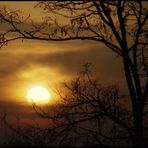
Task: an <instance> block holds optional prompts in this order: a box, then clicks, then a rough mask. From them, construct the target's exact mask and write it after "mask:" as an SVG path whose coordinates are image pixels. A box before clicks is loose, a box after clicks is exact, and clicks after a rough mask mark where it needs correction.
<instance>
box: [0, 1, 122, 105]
mask: <svg viewBox="0 0 148 148" xmlns="http://www.w3.org/2000/svg"><path fill="white" fill-rule="evenodd" d="M35 3H36V2H0V6H1V7H2V6H6V7H8V8H10V9H21V11H22V13H23V14H24V15H26V16H27V14H28V13H30V14H31V16H32V18H33V19H34V20H36V21H41V20H40V19H41V17H42V16H43V15H42V14H44V13H43V12H42V11H39V10H40V9H39V8H37V10H36V9H34V8H33V7H34V4H35ZM35 10H36V11H35ZM85 61H89V62H92V63H93V65H94V71H95V73H96V74H97V75H98V78H99V80H100V81H101V82H103V83H112V82H114V83H117V84H120V82H121V81H123V80H122V77H123V74H122V71H121V69H122V65H121V61H120V59H119V58H118V57H116V55H114V53H112V52H110V51H109V50H108V49H106V47H104V45H103V44H99V43H97V42H92V41H68V42H60V43H59V42H45V41H44V42H43V41H24V42H21V41H15V42H13V43H10V44H9V45H8V46H6V47H3V48H2V50H1V51H0V63H1V66H0V83H1V85H0V91H1V92H0V99H1V100H0V101H4V100H5V101H6V100H7V101H16V102H26V92H27V89H28V88H29V87H30V86H32V85H36V84H41V85H44V86H45V87H48V85H50V86H51V87H54V86H55V85H60V82H63V81H68V80H69V79H70V78H72V77H73V76H74V75H75V74H76V73H77V72H78V71H79V70H80V69H81V65H82V64H83V63H84V62H85ZM16 98H17V99H16Z"/></svg>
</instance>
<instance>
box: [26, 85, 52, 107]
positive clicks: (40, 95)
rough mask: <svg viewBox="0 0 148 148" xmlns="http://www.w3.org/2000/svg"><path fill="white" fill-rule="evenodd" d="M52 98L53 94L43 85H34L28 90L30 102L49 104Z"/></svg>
mask: <svg viewBox="0 0 148 148" xmlns="http://www.w3.org/2000/svg"><path fill="white" fill-rule="evenodd" d="M50 98H51V94H50V93H49V91H48V90H47V89H46V88H44V87H42V86H34V87H32V88H31V89H29V91H28V92H27V99H28V102H30V103H35V104H47V103H48V102H49V100H50Z"/></svg>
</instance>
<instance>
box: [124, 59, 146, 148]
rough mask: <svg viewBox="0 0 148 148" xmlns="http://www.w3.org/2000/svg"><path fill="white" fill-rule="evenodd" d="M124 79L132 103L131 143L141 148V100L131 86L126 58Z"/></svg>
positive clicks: (132, 85) (130, 75) (131, 81)
mask: <svg viewBox="0 0 148 148" xmlns="http://www.w3.org/2000/svg"><path fill="white" fill-rule="evenodd" d="M123 63H124V72H125V78H126V82H127V85H128V90H129V94H130V97H131V102H132V111H133V126H134V129H133V137H131V139H132V143H133V147H143V107H142V102H141V101H142V98H138V97H137V92H136V89H135V87H134V84H133V80H132V74H131V70H130V66H129V65H130V64H129V63H128V58H127V57H126V56H124V57H123Z"/></svg>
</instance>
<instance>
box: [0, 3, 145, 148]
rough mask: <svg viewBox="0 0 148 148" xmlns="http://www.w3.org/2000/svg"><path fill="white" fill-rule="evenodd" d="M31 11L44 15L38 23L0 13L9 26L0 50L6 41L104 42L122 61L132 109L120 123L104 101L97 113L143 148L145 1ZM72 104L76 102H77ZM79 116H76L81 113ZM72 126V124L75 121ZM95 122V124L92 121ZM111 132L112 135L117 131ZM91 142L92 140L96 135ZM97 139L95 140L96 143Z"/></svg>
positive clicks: (44, 6)
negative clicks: (101, 113) (120, 128)
mask: <svg viewBox="0 0 148 148" xmlns="http://www.w3.org/2000/svg"><path fill="white" fill-rule="evenodd" d="M35 7H40V8H41V9H43V11H46V12H47V13H46V14H47V16H46V17H45V18H44V21H43V22H42V23H35V22H33V21H32V20H30V16H28V17H27V18H22V17H21V14H20V12H19V11H10V10H8V9H6V8H4V9H1V10H0V21H1V23H4V24H6V25H7V26H8V28H6V30H5V31H4V32H2V33H1V36H0V45H1V47H3V46H4V45H7V44H8V43H9V42H11V41H14V40H20V39H21V40H24V39H28V40H45V41H48V42H50V41H68V40H78V39H80V40H92V41H96V42H98V43H99V42H101V43H103V44H104V45H105V46H106V47H108V49H110V50H111V51H112V52H114V53H115V54H116V55H118V56H119V58H121V59H122V63H123V71H124V74H125V80H126V82H127V87H128V90H129V94H130V97H129V99H128V101H129V104H131V106H130V109H131V116H130V117H131V120H125V119H122V117H123V116H122V115H121V116H120V117H119V115H117V114H118V113H120V114H121V112H119V111H117V113H116V112H115V111H109V112H108V108H109V107H110V105H109V103H111V102H108V105H107V106H109V107H108V108H107V106H104V104H103V103H102V102H97V106H98V109H97V112H98V110H100V109H101V110H102V111H103V114H104V113H105V115H106V116H108V118H110V120H111V121H112V122H113V123H114V124H117V125H118V126H120V127H122V128H123V129H124V130H125V131H126V134H125V133H124V134H123V135H124V136H126V137H123V139H124V138H127V136H128V137H129V138H128V139H129V140H130V141H131V143H132V146H133V147H144V146H145V134H144V132H145V122H146V118H147V112H148V111H147V98H148V49H147V44H148V43H147V42H148V40H147V27H148V22H147V21H148V11H147V2H144V1H65V2H61V1H58V2H56V1H50V2H39V3H38V4H37V5H36V6H35ZM50 14H55V16H60V17H61V18H65V19H67V20H68V21H67V24H66V23H63V24H62V23H60V22H59V21H58V20H60V19H58V20H57V19H54V18H52V17H51V16H53V15H50ZM10 35H11V36H10ZM98 50H100V49H98ZM77 83H78V84H77ZM77 83H76V84H75V85H76V87H78V92H77V90H76V89H77V88H75V91H76V94H78V96H80V94H79V91H80V89H79V86H77V85H79V80H77ZM73 87H75V86H73ZM90 87H91V83H90ZM109 90H110V91H111V92H108V91H107V92H105V93H106V94H107V95H106V99H107V98H108V97H110V94H112V93H113V92H114V91H115V90H116V89H115V88H114V87H113V88H109ZM112 91H113V92H112ZM80 92H81V91H80ZM88 92H91V91H88ZM115 92H116V91H115ZM115 92H114V93H115ZM91 93H92V92H91ZM94 95H96V94H94ZM74 96H75V95H74ZM78 96H75V97H78ZM111 96H112V95H111ZM95 97H96V96H93V97H92V98H95ZM92 98H91V99H92ZM117 98H118V97H117ZM117 98H116V99H117ZM75 99H76V100H77V98H75ZM89 99H90V97H89ZM116 99H113V100H116ZM117 100H118V99H117ZM121 100H122V99H121ZM91 101H92V100H91ZM91 101H90V103H91ZM80 102H81V101H80ZM82 102H83V101H82ZM115 102H116V101H115ZM121 102H122V101H121ZM69 103H70V102H69ZM93 103H95V102H93ZM70 104H71V103H70ZM99 104H100V105H99ZM115 104H116V103H115ZM115 104H114V105H115ZM86 106H87V105H86ZM115 108H116V107H115ZM120 109H122V108H120ZM67 112H68V111H67ZM124 112H125V114H126V109H124ZM99 113H100V112H99ZM89 114H90V113H89V112H88V113H87V115H86V116H89ZM128 115H130V114H127V116H126V118H129V117H128ZM65 116H66V115H65ZM67 116H68V117H67V120H69V122H72V121H71V118H70V119H69V114H68V115H67ZM71 116H72V115H71ZM79 116H81V113H80V114H79ZM96 116H99V117H100V116H101V115H100V114H99V115H98V114H97V115H96ZM102 116H103V115H102ZM91 117H92V116H91V115H90V119H89V117H88V119H89V120H91ZM65 118H66V117H65ZM77 118H79V117H77ZM96 118H97V117H96ZM101 120H102V119H101ZM73 122H76V123H77V121H73ZM100 122H102V121H99V122H98V124H101V123H100ZM94 123H97V122H96V121H94ZM71 125H73V126H71V127H73V129H75V128H74V125H75V124H74V123H71ZM108 128H109V126H108ZM106 129H107V128H106ZM100 130H101V129H100ZM100 130H99V129H98V131H97V133H100V134H101V133H102V131H100ZM67 131H69V129H67ZM113 131H114V132H115V131H116V126H115V128H114V130H113ZM121 133H122V132H121ZM95 137H96V138H97V137H98V136H95ZM113 137H114V136H113ZM115 137H116V138H117V137H118V136H117V135H116V136H115ZM106 138H107V137H106ZM110 138H111V137H108V139H110ZM99 140H100V139H99V138H98V141H99ZM112 142H113V140H112ZM100 143H102V141H100ZM104 143H105V142H104Z"/></svg>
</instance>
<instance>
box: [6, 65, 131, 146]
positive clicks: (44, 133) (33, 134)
mask: <svg viewBox="0 0 148 148" xmlns="http://www.w3.org/2000/svg"><path fill="white" fill-rule="evenodd" d="M64 88H66V93H61V90H59V89H56V92H57V93H58V95H59V96H60V98H61V102H60V103H59V104H58V105H56V106H53V107H52V109H50V111H49V112H48V111H47V110H45V109H44V108H41V107H39V106H38V105H36V104H35V103H34V104H33V109H34V110H35V113H36V114H37V115H38V117H40V118H43V119H47V121H48V122H49V123H50V127H48V128H43V127H40V124H35V125H37V126H35V125H33V126H31V127H29V126H27V128H19V129H18V128H16V126H14V125H13V126H12V125H11V124H10V123H9V122H8V119H7V120H6V118H5V117H4V119H3V121H4V122H5V124H6V125H7V126H8V127H9V128H10V129H11V130H13V131H14V132H15V133H16V134H18V135H19V136H21V138H22V139H25V141H27V142H29V143H30V144H36V145H39V146H57V145H58V146H59V145H60V146H61V145H62V146H80V145H84V146H86V145H87V146H88V145H90V146H93V145H97V146H102V147H104V146H105V147H107V146H108V147H110V146H111V147H113V146H115V147H116V146H119V147H120V146H123V145H124V146H130V145H131V138H132V132H133V131H132V128H133V126H132V114H131V110H130V107H129V106H127V105H125V104H124V101H125V100H126V99H127V98H126V97H125V96H122V95H120V92H119V88H118V87H117V86H116V85H110V86H103V85H101V84H100V83H99V82H98V81H97V80H96V79H95V78H93V75H92V73H91V72H90V64H89V63H86V64H84V68H83V70H82V71H81V72H80V73H79V74H78V75H77V77H76V78H75V79H74V80H72V81H71V82H69V83H64ZM122 100H124V101H122ZM125 123H126V124H125ZM21 127H22V126H21Z"/></svg>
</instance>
